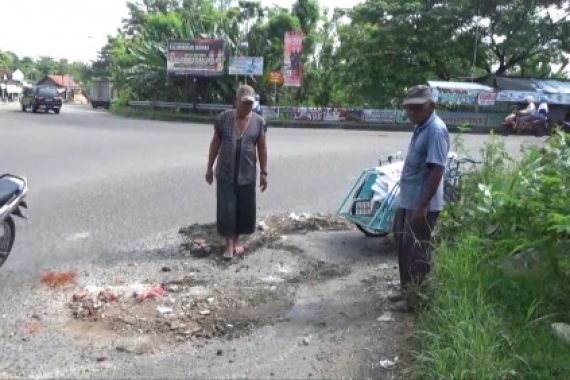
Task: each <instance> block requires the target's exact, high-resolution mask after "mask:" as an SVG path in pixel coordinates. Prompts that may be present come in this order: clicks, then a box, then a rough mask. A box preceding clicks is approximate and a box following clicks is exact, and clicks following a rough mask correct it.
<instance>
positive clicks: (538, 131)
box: [501, 113, 554, 137]
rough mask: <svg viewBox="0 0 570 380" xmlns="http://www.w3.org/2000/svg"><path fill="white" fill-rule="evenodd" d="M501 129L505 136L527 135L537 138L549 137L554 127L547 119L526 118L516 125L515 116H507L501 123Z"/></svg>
mask: <svg viewBox="0 0 570 380" xmlns="http://www.w3.org/2000/svg"><path fill="white" fill-rule="evenodd" d="M501 129H502V131H503V134H504V135H505V136H508V135H509V134H517V135H518V134H523V133H529V134H533V135H535V136H537V137H540V136H545V135H551V134H552V131H553V130H554V127H553V125H552V121H551V120H550V119H548V118H547V117H544V118H536V117H528V118H527V120H525V121H523V122H520V123H518V122H517V116H516V115H515V114H512V113H511V114H509V115H507V117H505V119H504V120H503V122H502V123H501Z"/></svg>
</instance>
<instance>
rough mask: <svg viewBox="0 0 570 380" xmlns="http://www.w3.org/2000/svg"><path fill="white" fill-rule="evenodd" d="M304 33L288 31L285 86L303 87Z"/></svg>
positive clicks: (286, 35) (285, 48)
mask: <svg viewBox="0 0 570 380" xmlns="http://www.w3.org/2000/svg"><path fill="white" fill-rule="evenodd" d="M302 55H303V33H302V32H286V33H285V44H284V60H283V62H284V65H283V66H284V83H283V85H284V86H285V87H301V82H302V76H303V65H302Z"/></svg>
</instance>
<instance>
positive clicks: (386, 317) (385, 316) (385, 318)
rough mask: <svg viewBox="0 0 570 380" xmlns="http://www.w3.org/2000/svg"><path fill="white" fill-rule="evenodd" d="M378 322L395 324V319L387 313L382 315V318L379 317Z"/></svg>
mask: <svg viewBox="0 0 570 380" xmlns="http://www.w3.org/2000/svg"><path fill="white" fill-rule="evenodd" d="M376 321H378V322H394V317H393V316H392V313H390V312H389V311H387V312H385V313H384V314H382V315H381V316H379V317H378V318H377V319H376Z"/></svg>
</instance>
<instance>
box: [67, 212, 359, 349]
mask: <svg viewBox="0 0 570 380" xmlns="http://www.w3.org/2000/svg"><path fill="white" fill-rule="evenodd" d="M347 228H349V225H347V224H345V223H344V222H343V221H340V220H338V219H336V218H332V217H329V216H321V215H313V216H311V215H304V216H297V215H295V214H291V215H289V216H274V217H270V218H268V219H266V220H265V221H263V222H261V223H260V224H259V231H258V232H257V233H256V234H254V235H252V236H250V237H248V238H247V240H245V241H244V243H245V244H244V245H245V247H246V250H247V253H248V254H249V255H251V256H248V258H247V262H246V261H244V260H239V259H235V260H233V261H232V262H227V261H224V260H221V259H220V258H219V254H221V252H222V250H223V244H224V242H223V241H222V240H221V239H220V238H219V236H218V235H217V232H216V226H215V225H213V224H202V225H201V224H195V225H192V226H188V227H184V228H181V229H180V231H179V232H180V234H181V235H183V236H184V237H185V238H186V240H185V241H184V242H183V243H182V246H181V249H180V250H179V251H176V250H173V252H171V254H176V253H179V252H180V251H183V252H186V253H189V254H190V257H192V258H204V257H209V258H211V259H213V260H214V265H212V261H210V260H205V261H203V260H197V261H195V262H194V263H193V264H192V265H191V267H190V266H188V262H187V259H185V261H184V267H185V269H184V270H189V269H188V268H190V269H191V274H190V275H186V276H184V277H182V278H179V279H168V280H166V281H165V280H163V281H162V282H161V283H152V282H147V283H145V284H130V285H121V286H107V287H96V286H88V287H85V288H84V289H82V290H80V291H77V292H75V293H74V294H73V296H72V297H71V300H70V302H69V304H68V306H69V309H70V311H71V315H72V317H73V319H75V320H76V321H81V322H89V323H91V324H98V325H99V327H93V325H92V326H91V328H90V329H89V331H91V330H94V331H97V332H100V331H103V330H106V331H110V332H112V333H114V334H116V335H118V336H131V335H141V334H147V335H150V334H152V335H157V336H160V337H163V338H164V339H166V340H176V341H186V340H194V339H212V338H220V339H232V338H235V337H239V336H242V335H244V334H248V333H250V332H251V331H252V330H253V329H255V328H257V327H259V326H263V325H267V324H271V323H273V322H274V321H275V320H278V319H279V318H280V317H281V316H282V315H283V314H285V313H286V312H287V311H288V310H289V309H290V308H291V307H292V305H293V302H294V299H295V296H296V292H297V289H298V287H299V285H300V284H303V283H309V282H321V281H326V280H329V279H332V278H335V277H341V276H346V275H348V274H349V273H350V272H351V270H350V267H349V266H347V265H341V264H335V263H329V262H325V261H324V260H318V259H315V258H314V257H310V256H309V255H306V254H305V252H304V251H303V249H301V248H299V247H298V246H296V245H294V244H291V243H289V242H288V241H287V239H286V234H297V233H306V232H309V231H316V230H320V231H322V230H327V231H328V230H331V231H336V230H345V229H347ZM261 249H264V250H266V252H264V254H261V255H252V254H253V253H255V252H257V251H259V250H261ZM161 254H164V252H161ZM186 257H187V256H186ZM250 266H251V267H250ZM165 268H166V270H165ZM172 270H173V269H172V268H170V267H162V270H161V272H162V273H169V272H171V271H172ZM173 273H175V272H173ZM186 273H188V272H186ZM163 278H164V277H163ZM76 330H77V329H76ZM78 331H81V329H79V330H78Z"/></svg>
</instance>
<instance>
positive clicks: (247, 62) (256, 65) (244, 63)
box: [229, 57, 263, 76]
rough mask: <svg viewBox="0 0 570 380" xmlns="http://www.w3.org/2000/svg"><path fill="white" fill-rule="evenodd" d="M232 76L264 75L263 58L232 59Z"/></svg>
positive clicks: (230, 69) (230, 72)
mask: <svg viewBox="0 0 570 380" xmlns="http://www.w3.org/2000/svg"><path fill="white" fill-rule="evenodd" d="M229 74H230V75H254V76H262V75H263V57H230V68H229Z"/></svg>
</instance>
